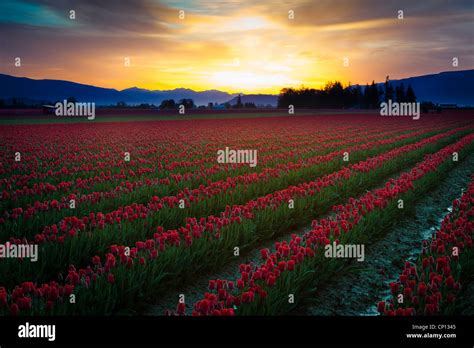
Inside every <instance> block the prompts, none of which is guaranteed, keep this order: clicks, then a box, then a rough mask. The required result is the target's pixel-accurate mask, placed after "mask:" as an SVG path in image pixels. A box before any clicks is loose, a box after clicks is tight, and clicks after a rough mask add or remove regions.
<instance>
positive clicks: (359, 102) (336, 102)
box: [278, 76, 416, 109]
mask: <svg viewBox="0 0 474 348" xmlns="http://www.w3.org/2000/svg"><path fill="white" fill-rule="evenodd" d="M388 100H392V102H401V103H402V102H416V95H415V91H414V90H413V88H412V86H411V85H408V87H407V88H406V89H405V86H404V84H403V83H401V84H399V85H397V86H396V87H395V88H394V87H393V85H392V83H391V82H390V80H389V77H388V76H387V79H386V81H385V84H384V85H383V87H382V86H377V85H376V84H375V82H374V81H372V84H371V85H369V84H367V85H366V86H365V87H364V88H363V89H362V87H361V86H360V85H356V86H351V85H347V86H345V87H344V86H343V85H342V83H341V82H339V81H334V82H328V83H326V85H325V86H324V87H323V88H321V89H314V88H305V87H301V88H284V89H282V90H281V92H280V95H279V96H278V107H279V108H287V107H288V106H289V105H293V106H294V107H298V108H307V109H318V108H324V109H346V108H358V109H375V108H379V107H380V103H381V102H383V101H385V102H387V101H388Z"/></svg>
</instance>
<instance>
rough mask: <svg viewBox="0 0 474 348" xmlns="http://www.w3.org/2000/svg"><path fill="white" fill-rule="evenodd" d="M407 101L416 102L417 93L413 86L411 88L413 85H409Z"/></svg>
mask: <svg viewBox="0 0 474 348" xmlns="http://www.w3.org/2000/svg"><path fill="white" fill-rule="evenodd" d="M406 101H407V102H409V103H416V95H415V92H414V91H413V88H411V85H408V88H407V94H406Z"/></svg>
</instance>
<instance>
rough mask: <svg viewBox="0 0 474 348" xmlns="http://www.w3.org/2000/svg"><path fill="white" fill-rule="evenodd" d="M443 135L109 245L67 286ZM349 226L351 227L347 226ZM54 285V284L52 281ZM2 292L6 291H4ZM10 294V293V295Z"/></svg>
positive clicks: (215, 234)
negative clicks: (131, 243)
mask: <svg viewBox="0 0 474 348" xmlns="http://www.w3.org/2000/svg"><path fill="white" fill-rule="evenodd" d="M443 136H446V134H443V135H438V136H435V137H432V138H429V139H425V140H423V141H421V142H419V143H417V144H410V145H406V146H404V147H400V148H397V149H395V150H392V151H390V152H388V153H386V154H383V155H380V156H377V157H373V158H370V159H368V160H367V161H364V162H362V163H360V164H358V165H354V166H351V167H350V168H344V169H343V170H341V171H339V172H336V173H332V174H330V175H327V176H325V177H323V178H320V179H318V180H316V181H314V182H311V183H306V184H301V185H299V186H297V187H291V188H288V189H286V190H282V191H279V192H278V193H275V194H273V195H269V196H267V197H262V199H258V200H255V201H251V202H249V203H248V204H246V205H244V206H235V207H232V208H229V209H227V210H226V211H225V212H223V214H222V216H221V217H220V218H216V217H212V216H211V217H208V218H207V219H200V221H199V222H198V221H197V219H194V218H192V219H189V220H188V222H189V226H186V227H183V228H180V229H179V230H174V231H167V232H164V231H162V230H159V231H158V232H157V233H156V234H155V236H154V239H150V240H146V241H143V242H137V243H136V247H134V248H131V249H130V253H129V254H127V252H126V249H125V247H124V246H112V247H111V253H109V254H107V255H106V257H105V263H102V260H101V259H100V257H98V256H95V257H94V258H93V259H92V265H91V266H88V267H87V268H84V269H81V270H79V271H78V272H77V271H76V270H75V268H72V269H70V270H69V275H68V277H67V282H68V284H69V285H74V286H75V285H78V284H81V283H84V282H85V283H84V284H85V285H86V286H89V284H90V283H91V281H93V280H94V279H97V277H100V276H104V275H106V276H107V280H108V281H109V282H113V281H114V276H113V273H111V271H112V270H113V269H114V268H115V267H116V266H118V265H123V264H126V265H129V266H130V267H132V266H133V264H134V262H138V263H139V264H141V265H143V267H145V265H146V264H147V263H149V262H153V261H154V259H156V258H157V256H158V253H161V252H163V251H164V248H165V246H168V247H171V246H173V247H174V246H177V245H180V244H181V240H183V244H184V245H187V246H190V245H191V244H192V243H193V239H194V240H195V239H198V238H207V235H210V236H212V238H220V230H221V229H222V227H224V226H228V225H229V224H234V223H240V222H241V221H242V220H243V219H251V218H252V217H253V214H254V213H255V211H256V210H262V209H265V208H272V207H273V208H275V207H276V206H278V205H281V204H284V203H286V202H287V199H288V198H294V197H297V196H299V195H302V196H308V195H314V194H315V193H316V192H319V191H320V190H321V189H322V188H323V187H327V186H330V185H333V184H334V183H335V182H337V181H339V180H342V179H348V178H349V177H350V176H351V175H352V173H355V172H368V171H370V170H373V169H374V168H376V167H378V166H382V165H383V164H384V163H386V162H387V161H388V160H390V159H392V158H394V157H396V156H400V155H402V154H405V153H407V152H408V151H410V150H411V151H413V150H414V149H419V148H420V147H422V146H423V144H428V143H430V142H433V141H436V140H439V139H441V138H442V137H443ZM451 148H452V147H449V150H451ZM342 226H343V227H342V228H343V229H344V224H342ZM348 226H349V227H350V225H348ZM346 227H347V226H346ZM309 237H311V235H309ZM295 240H298V239H295ZM285 253H286V252H285ZM285 255H286V254H285ZM298 257H300V256H298ZM291 264H292V263H291V262H290V267H292V266H291ZM81 279H82V280H81ZM53 285H57V284H55V283H54V284H53ZM20 288H23V285H22V286H21V287H17V288H16V289H14V291H13V292H15V291H17V292H18V291H20V290H17V289H20ZM4 292H5V293H6V290H5V291H4ZM28 294H30V292H28ZM33 295H34V297H37V296H40V297H42V298H43V295H41V293H37V292H34V293H33ZM23 296H24V295H23ZM12 297H13V293H12V295H11V297H10V298H12Z"/></svg>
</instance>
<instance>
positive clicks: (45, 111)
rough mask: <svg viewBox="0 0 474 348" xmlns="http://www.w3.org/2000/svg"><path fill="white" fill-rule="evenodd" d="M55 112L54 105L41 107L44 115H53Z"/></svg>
mask: <svg viewBox="0 0 474 348" xmlns="http://www.w3.org/2000/svg"><path fill="white" fill-rule="evenodd" d="M55 111H56V106H54V105H43V114H45V115H54V113H55Z"/></svg>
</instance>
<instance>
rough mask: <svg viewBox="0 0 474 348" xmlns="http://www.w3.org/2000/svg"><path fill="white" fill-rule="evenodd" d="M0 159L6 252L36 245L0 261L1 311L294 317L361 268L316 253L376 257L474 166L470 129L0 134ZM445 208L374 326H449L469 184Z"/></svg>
mask: <svg viewBox="0 0 474 348" xmlns="http://www.w3.org/2000/svg"><path fill="white" fill-rule="evenodd" d="M0 147H1V149H2V151H1V154H0V156H1V164H0V197H1V198H0V244H1V245H2V247H3V249H4V250H7V249H8V250H11V249H12V248H13V247H14V246H15V247H19V246H35V247H37V260H34V261H33V259H31V260H30V259H28V258H26V257H6V256H5V255H4V256H3V257H1V258H0V315H4V316H8V315H141V314H149V313H150V308H152V307H156V306H158V308H160V312H159V313H156V312H154V314H158V315H194V316H201V315H286V314H292V313H294V312H295V311H298V310H299V309H300V308H302V307H304V306H306V303H307V300H308V299H311V298H312V297H316V296H318V289H319V288H320V287H321V286H324V284H326V283H327V282H329V280H331V279H335V278H337V277H340V276H343V273H341V270H343V269H347V268H348V267H350V266H351V263H357V262H358V261H357V260H349V259H347V258H341V259H338V258H328V257H327V256H325V255H324V250H325V247H326V246H328V245H332V244H333V243H335V244H334V245H347V244H357V245H363V246H365V248H366V249H367V248H370V247H371V245H373V243H374V241H376V240H380V239H383V238H385V236H387V235H389V234H390V233H391V228H392V227H393V225H394V224H395V222H397V221H406V220H409V219H411V218H412V214H411V212H412V211H413V210H415V209H416V207H417V205H418V204H419V203H418V202H419V200H420V199H421V198H423V197H425V196H427V195H430V193H431V192H433V190H435V189H436V188H437V187H438V186H439V185H440V184H441V183H443V182H446V180H449V177H450V173H452V172H453V171H456V170H457V168H458V166H459V165H461V164H462V163H463V161H467V159H469V158H472V156H473V154H474V117H473V115H472V114H471V113H460V112H457V113H456V112H451V113H450V112H443V113H442V114H430V115H426V116H424V117H421V119H420V120H418V121H414V120H412V119H411V118H403V117H398V118H397V117H381V116H379V115H375V114H368V115H363V114H344V115H342V114H338V115H307V116H288V117H287V116H278V117H262V118H258V117H256V118H251V117H246V118H222V119H215V118H214V119H206V118H200V119H187V120H147V121H133V120H121V121H118V122H80V123H72V122H69V123H55V124H53V123H51V124H47V123H45V124H22V125H13V124H12V125H9V124H4V125H2V126H1V128H0ZM226 148H229V149H236V150H246V149H249V150H252V151H254V152H255V154H256V155H257V157H256V158H255V159H256V162H255V163H256V165H255V166H252V165H249V163H242V162H240V163H234V162H229V163H221V162H220V161H218V160H217V159H218V155H217V154H218V151H219V150H224V149H226ZM469 174H470V175H473V174H474V168H470V173H469ZM453 199H454V201H453V203H452V207H450V208H449V209H450V212H449V214H447V215H444V214H443V220H442V222H441V223H440V224H439V223H437V222H436V223H433V228H434V229H435V232H434V233H433V234H432V235H431V236H429V238H426V239H424V240H420V243H419V252H418V256H417V258H415V259H410V260H408V259H406V260H405V257H406V255H402V254H400V258H401V261H400V262H401V263H402V264H404V267H402V268H400V269H399V273H398V274H393V275H390V276H389V277H388V278H387V282H386V284H384V285H383V287H385V288H386V289H388V290H389V291H390V297H386V296H383V295H382V294H381V295H380V297H378V298H375V297H374V298H373V299H371V300H372V301H373V307H374V308H375V310H378V312H379V313H380V315H435V314H437V315H443V314H453V313H456V308H457V307H456V303H457V301H458V298H462V296H464V295H463V294H464V292H462V289H463V288H464V287H465V286H467V284H463V281H464V279H465V277H464V276H463V275H462V274H463V272H464V273H465V272H466V271H465V270H466V269H467V267H472V263H473V260H474V252H473V250H472V247H473V245H472V244H473V243H472V238H473V234H474V176H472V177H471V178H470V184H469V186H466V187H465V188H464V190H463V191H462V192H459V194H458V195H457V197H453ZM446 208H447V207H439V209H440V214H442V210H446ZM269 245H270V246H269ZM396 247H397V246H396V245H394V249H396ZM254 254H257V255H258V257H257V258H255V257H250V256H249V255H254ZM469 265H470V266H469ZM463 269H464V271H463ZM223 270H225V273H226V274H227V278H223V277H220V276H219V277H216V275H219V274H222V273H220V272H222V271H223ZM202 279H207V280H208V281H206V286H205V288H203V287H202V286H200V285H199V284H200V283H202ZM183 289H186V290H183ZM189 289H192V291H190V290H189ZM400 295H401V296H400ZM400 298H401V299H402V301H400Z"/></svg>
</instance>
